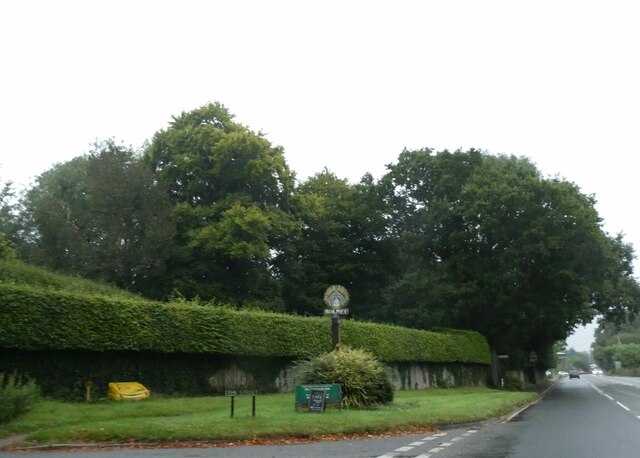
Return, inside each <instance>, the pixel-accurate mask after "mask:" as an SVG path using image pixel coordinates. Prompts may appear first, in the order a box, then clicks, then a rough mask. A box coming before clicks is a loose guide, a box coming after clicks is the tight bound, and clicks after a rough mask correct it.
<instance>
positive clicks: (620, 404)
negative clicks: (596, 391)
mask: <svg viewBox="0 0 640 458" xmlns="http://www.w3.org/2000/svg"><path fill="white" fill-rule="evenodd" d="M616 404H618V405H619V406H620V407H622V408H623V409H624V410H626V411H627V412H628V411H630V410H631V409H630V408H629V407H627V406H625V405H624V404H622V403H621V402H618V401H616Z"/></svg>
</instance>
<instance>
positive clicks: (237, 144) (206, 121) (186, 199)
mask: <svg viewBox="0 0 640 458" xmlns="http://www.w3.org/2000/svg"><path fill="white" fill-rule="evenodd" d="M145 159H146V162H147V163H148V164H150V165H151V166H152V167H153V169H154V170H155V172H156V174H157V177H158V179H159V180H160V182H161V183H163V184H164V185H165V186H167V188H168V190H169V194H170V196H171V198H172V200H173V202H174V205H175V206H176V215H177V218H178V228H177V234H176V243H177V245H178V247H179V251H178V252H177V253H176V256H174V257H173V259H172V260H171V263H170V266H171V270H170V272H171V277H170V278H169V279H168V281H169V283H170V284H171V286H172V287H173V288H174V289H176V290H177V291H178V292H179V293H180V294H182V295H184V296H186V297H195V296H198V297H200V298H201V299H207V300H209V299H217V300H222V301H225V302H232V303H235V304H238V305H247V304H251V305H255V306H259V307H262V308H270V309H274V308H275V309H277V308H281V306H282V305H281V300H280V292H279V284H278V282H277V280H276V278H275V276H274V274H273V271H272V261H273V258H274V256H276V255H277V254H278V252H279V251H280V250H281V245H282V243H283V241H284V240H285V239H286V238H287V236H288V233H289V232H290V231H293V230H295V224H294V223H293V220H292V218H291V216H290V213H289V202H290V198H291V193H292V191H293V179H294V177H293V174H292V173H291V172H290V171H289V168H288V166H287V164H286V162H285V159H284V155H283V152H282V149H281V148H280V147H275V146H273V145H271V143H270V142H269V141H268V140H267V139H266V138H264V136H263V135H262V134H260V133H255V132H253V131H251V130H250V129H248V128H247V127H245V126H243V125H241V124H239V123H237V122H235V121H234V120H233V116H232V115H231V114H230V113H229V111H228V110H227V109H226V108H225V107H224V106H222V105H221V104H219V103H215V104H208V105H205V106H203V107H200V108H197V109H195V110H193V111H190V112H188V113H184V112H183V113H182V114H181V115H180V116H177V117H174V118H173V121H172V122H171V123H170V125H169V127H168V128H167V129H163V130H160V131H159V132H157V133H156V134H155V135H154V137H153V140H152V142H151V144H150V145H149V148H148V149H147V151H146V154H145Z"/></svg>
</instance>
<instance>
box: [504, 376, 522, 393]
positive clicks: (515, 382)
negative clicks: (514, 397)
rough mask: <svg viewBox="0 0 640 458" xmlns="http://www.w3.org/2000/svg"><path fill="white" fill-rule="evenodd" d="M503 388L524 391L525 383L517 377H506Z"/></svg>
mask: <svg viewBox="0 0 640 458" xmlns="http://www.w3.org/2000/svg"><path fill="white" fill-rule="evenodd" d="M503 388H504V389H505V390H508V391H523V390H524V383H522V380H519V379H517V378H514V377H506V378H505V379H504V386H503Z"/></svg>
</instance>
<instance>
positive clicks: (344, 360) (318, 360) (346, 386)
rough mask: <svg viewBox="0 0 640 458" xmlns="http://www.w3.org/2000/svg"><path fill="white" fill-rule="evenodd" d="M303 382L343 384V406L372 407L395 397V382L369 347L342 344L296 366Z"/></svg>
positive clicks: (347, 407) (386, 402)
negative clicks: (369, 351)
mask: <svg viewBox="0 0 640 458" xmlns="http://www.w3.org/2000/svg"><path fill="white" fill-rule="evenodd" d="M296 374H297V376H298V379H299V381H300V383H302V384H305V385H306V384H331V383H337V384H340V385H341V388H342V406H343V407H344V408H346V409H349V408H363V407H372V406H376V405H381V404H388V403H390V402H391V401H393V386H392V385H391V380H390V375H389V374H388V373H387V370H386V369H385V367H384V366H383V365H382V363H380V362H379V361H378V360H377V359H376V358H375V357H374V356H373V355H371V354H370V353H368V352H367V351H365V350H359V349H351V348H349V347H345V346H342V347H340V348H339V349H337V350H334V351H332V352H330V353H325V354H322V355H318V356H316V357H314V358H311V359H309V360H306V361H301V362H299V363H298V365H297V366H296Z"/></svg>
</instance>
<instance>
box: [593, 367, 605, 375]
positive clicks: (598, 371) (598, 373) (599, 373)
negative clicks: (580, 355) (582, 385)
mask: <svg viewBox="0 0 640 458" xmlns="http://www.w3.org/2000/svg"><path fill="white" fill-rule="evenodd" d="M591 373H592V374H593V375H603V372H602V369H598V368H597V367H596V368H595V369H593V370H592V371H591Z"/></svg>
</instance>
